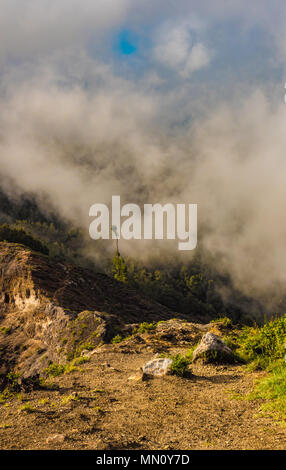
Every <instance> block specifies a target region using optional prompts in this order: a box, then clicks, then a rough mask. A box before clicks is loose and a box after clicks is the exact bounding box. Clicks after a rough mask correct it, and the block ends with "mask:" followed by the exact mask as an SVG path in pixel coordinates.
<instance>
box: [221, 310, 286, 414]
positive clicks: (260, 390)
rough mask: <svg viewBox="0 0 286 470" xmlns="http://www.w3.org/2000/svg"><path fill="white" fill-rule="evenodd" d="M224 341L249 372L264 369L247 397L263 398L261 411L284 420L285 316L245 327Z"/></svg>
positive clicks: (285, 380)
mask: <svg viewBox="0 0 286 470" xmlns="http://www.w3.org/2000/svg"><path fill="white" fill-rule="evenodd" d="M226 343H228V345H229V346H230V347H231V348H232V349H233V350H234V351H235V354H236V355H237V356H238V357H240V359H241V360H243V361H244V362H245V363H246V368H247V370H249V371H254V370H265V371H267V372H268V374H267V375H266V376H265V377H263V378H262V379H260V380H259V381H258V382H257V384H256V386H255V388H254V391H253V392H252V393H251V394H249V395H248V396H247V397H246V398H247V399H260V400H264V403H263V404H262V405H261V411H262V412H264V413H267V414H268V415H271V416H272V417H273V418H275V419H279V420H284V421H285V420H286V362H285V352H286V350H285V345H286V315H284V316H283V317H281V318H273V319H271V320H270V321H268V322H266V323H265V324H264V325H263V326H262V327H260V328H259V327H257V326H256V327H244V328H242V330H241V331H240V332H237V333H235V334H232V335H229V337H227V338H226Z"/></svg>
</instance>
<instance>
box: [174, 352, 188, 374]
mask: <svg viewBox="0 0 286 470" xmlns="http://www.w3.org/2000/svg"><path fill="white" fill-rule="evenodd" d="M172 360H173V362H172V364H171V367H170V370H171V373H172V374H174V375H178V376H179V377H184V376H185V375H186V372H187V371H188V367H189V365H190V363H191V359H190V358H188V357H184V356H182V355H181V354H176V355H175V356H172Z"/></svg>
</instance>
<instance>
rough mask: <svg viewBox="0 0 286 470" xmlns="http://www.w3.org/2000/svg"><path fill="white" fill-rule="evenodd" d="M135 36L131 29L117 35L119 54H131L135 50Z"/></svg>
mask: <svg viewBox="0 0 286 470" xmlns="http://www.w3.org/2000/svg"><path fill="white" fill-rule="evenodd" d="M136 42H137V41H136V38H135V37H134V35H133V34H132V33H131V31H128V30H124V31H121V33H119V35H118V45H119V49H120V52H121V54H123V55H131V54H134V53H135V52H136V51H137V44H136Z"/></svg>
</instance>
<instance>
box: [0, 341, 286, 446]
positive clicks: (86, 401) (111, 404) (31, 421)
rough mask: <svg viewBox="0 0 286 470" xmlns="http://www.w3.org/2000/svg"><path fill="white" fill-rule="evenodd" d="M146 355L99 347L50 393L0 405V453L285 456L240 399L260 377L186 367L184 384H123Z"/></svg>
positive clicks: (278, 435) (264, 421)
mask: <svg viewBox="0 0 286 470" xmlns="http://www.w3.org/2000/svg"><path fill="white" fill-rule="evenodd" d="M128 349H129V352H128ZM150 349H151V348H150V346H148V343H147V344H142V345H141V346H138V349H134V345H132V347H130V348H128V347H127V346H125V347H124V348H122V345H105V346H103V347H102V348H101V352H97V353H95V354H93V355H92V356H91V359H90V362H88V363H85V364H83V365H81V366H80V369H81V370H77V371H74V372H72V373H69V374H64V375H61V376H59V377H57V378H54V379H51V380H49V382H50V383H53V384H56V385H57V386H58V388H57V389H56V390H48V389H47V390H45V389H42V390H38V391H33V392H31V393H29V394H25V393H23V394H22V395H21V396H18V397H15V398H13V399H11V400H7V401H6V403H2V405H1V406H0V448H1V449H117V450H118V449H141V450H142V449H152V450H155V449H285V442H286V429H285V428H284V427H282V426H281V425H280V424H278V423H276V422H275V421H273V420H272V419H270V418H266V417H263V416H262V415H260V413H259V407H260V402H259V401H250V400H246V399H243V397H245V395H246V394H247V393H248V392H250V391H251V389H252V387H253V383H254V381H255V380H256V379H257V378H258V377H260V376H261V374H262V373H253V372H252V373H250V372H247V371H246V370H245V369H244V367H243V366H213V365H212V366H210V365H209V366H203V365H193V366H192V369H193V376H190V377H189V378H180V377H177V376H165V377H163V378H156V379H150V380H148V381H142V380H140V381H136V380H128V378H129V377H130V376H133V375H134V374H136V371H137V370H138V369H139V368H140V367H141V366H142V365H144V363H145V362H146V361H148V360H149V359H151V358H152V357H153V355H154V354H153V352H152V350H150ZM99 351H100V349H99ZM235 397H238V398H239V399H237V398H235ZM55 435H59V436H58V437H56V438H55V437H54V436H55ZM53 439H56V440H55V441H53Z"/></svg>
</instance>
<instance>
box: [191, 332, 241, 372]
mask: <svg viewBox="0 0 286 470" xmlns="http://www.w3.org/2000/svg"><path fill="white" fill-rule="evenodd" d="M198 360H201V361H202V362H203V363H227V364H231V363H234V362H235V358H234V354H233V352H232V351H231V349H230V348H229V347H228V346H227V345H226V344H225V343H224V342H223V340H222V339H221V338H219V337H218V336H216V335H215V334H213V333H210V332H208V333H206V334H205V335H204V336H203V337H202V340H201V342H200V344H199V345H198V347H197V348H196V349H195V350H194V352H193V362H195V361H198Z"/></svg>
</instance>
